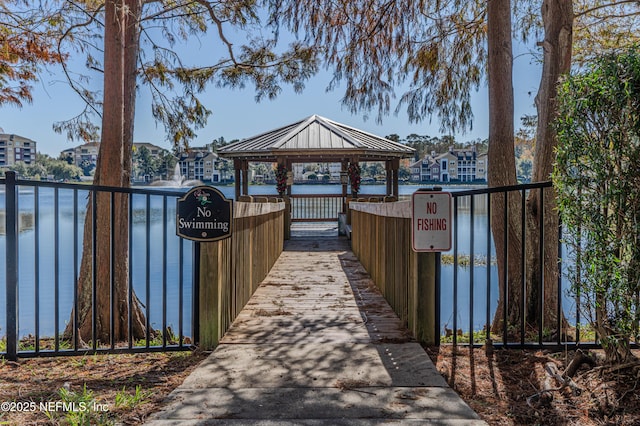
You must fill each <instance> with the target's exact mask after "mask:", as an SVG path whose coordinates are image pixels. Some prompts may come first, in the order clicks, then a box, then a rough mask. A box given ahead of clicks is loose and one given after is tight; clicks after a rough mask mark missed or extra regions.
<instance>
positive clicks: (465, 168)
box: [411, 146, 489, 183]
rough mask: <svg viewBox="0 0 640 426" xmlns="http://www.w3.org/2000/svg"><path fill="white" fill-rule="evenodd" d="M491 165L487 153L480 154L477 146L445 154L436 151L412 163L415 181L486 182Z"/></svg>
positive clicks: (452, 150)
mask: <svg viewBox="0 0 640 426" xmlns="http://www.w3.org/2000/svg"><path fill="white" fill-rule="evenodd" d="M488 167H489V162H488V157H487V154H478V152H477V151H476V147H475V146H473V147H470V148H469V149H454V148H453V146H451V147H449V150H448V151H447V152H445V153H443V154H438V153H436V152H435V151H433V152H431V154H430V155H427V156H425V157H424V158H423V159H421V160H418V161H416V162H415V163H413V164H411V180H412V181H413V182H449V183H457V182H465V183H467V182H486V181H487V171H488Z"/></svg>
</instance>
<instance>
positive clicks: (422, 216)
mask: <svg viewBox="0 0 640 426" xmlns="http://www.w3.org/2000/svg"><path fill="white" fill-rule="evenodd" d="M411 223H412V230H411V245H412V248H413V251H416V252H418V295H417V297H418V298H417V302H418V329H417V330H416V331H417V333H416V334H417V336H416V337H417V338H418V340H420V341H422V342H426V343H429V344H436V345H439V344H440V334H441V333H440V257H441V255H440V252H443V251H449V250H451V228H452V225H453V223H452V219H451V193H449V192H443V191H442V190H441V188H433V189H430V190H427V189H420V190H418V191H416V192H414V193H413V196H412V197H411Z"/></svg>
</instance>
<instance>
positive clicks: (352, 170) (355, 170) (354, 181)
mask: <svg viewBox="0 0 640 426" xmlns="http://www.w3.org/2000/svg"><path fill="white" fill-rule="evenodd" d="M347 174H348V175H349V183H350V184H351V193H352V194H357V193H358V191H360V166H359V165H358V163H350V164H349V168H348V169H347Z"/></svg>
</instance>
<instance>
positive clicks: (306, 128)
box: [218, 115, 414, 200]
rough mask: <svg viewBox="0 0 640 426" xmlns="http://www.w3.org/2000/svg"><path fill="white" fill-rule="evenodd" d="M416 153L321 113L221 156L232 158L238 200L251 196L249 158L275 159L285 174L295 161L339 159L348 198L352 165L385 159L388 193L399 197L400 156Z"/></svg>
mask: <svg viewBox="0 0 640 426" xmlns="http://www.w3.org/2000/svg"><path fill="white" fill-rule="evenodd" d="M413 153H414V149H413V148H409V147H407V146H405V145H402V144H400V143H397V142H393V141H391V140H389V139H386V138H383V137H379V136H375V135H373V134H371V133H367V132H365V131H362V130H358V129H355V128H353V127H350V126H347V125H344V124H340V123H337V122H335V121H332V120H329V119H328V118H324V117H320V116H318V115H312V116H311V117H308V118H305V119H303V120H300V121H297V122H295V123H292V124H289V125H286V126H283V127H280V128H278V129H275V130H271V131H268V132H265V133H262V134H259V135H257V136H253V137H250V138H247V139H243V140H241V141H239V142H235V143H232V144H230V145H227V146H225V147H223V148H221V149H219V150H218V154H219V155H220V156H221V157H223V158H229V159H233V163H234V169H235V190H236V192H235V195H236V200H237V199H239V198H240V196H241V195H248V192H249V163H250V162H268V163H277V164H278V170H279V171H281V172H290V171H291V170H292V164H293V163H312V162H320V163H340V164H341V165H342V166H341V177H342V179H341V181H342V195H343V197H346V196H347V186H348V183H349V179H348V178H350V177H352V176H349V175H348V174H347V172H348V171H351V174H353V170H356V169H357V170H359V167H357V168H356V167H352V168H351V169H350V168H349V166H350V165H354V166H355V165H358V163H359V162H365V161H382V162H384V163H385V166H386V167H385V169H386V172H387V173H386V176H387V190H386V192H387V195H395V196H396V197H397V196H398V169H399V168H400V159H401V158H406V157H410V156H412V155H413ZM286 194H287V195H291V186H290V185H287V187H286ZM281 195H285V194H284V193H281ZM352 195H356V194H352Z"/></svg>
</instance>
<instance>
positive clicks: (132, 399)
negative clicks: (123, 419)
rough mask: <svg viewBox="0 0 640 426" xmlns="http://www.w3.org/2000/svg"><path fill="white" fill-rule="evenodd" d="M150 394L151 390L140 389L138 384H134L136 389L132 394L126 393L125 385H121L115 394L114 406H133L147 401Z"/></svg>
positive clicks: (129, 407) (127, 407) (126, 407)
mask: <svg viewBox="0 0 640 426" xmlns="http://www.w3.org/2000/svg"><path fill="white" fill-rule="evenodd" d="M151 394H152V392H151V391H148V390H147V391H145V390H142V388H141V387H140V385H136V389H135V391H134V392H133V394H131V393H128V392H127V388H126V386H123V387H122V390H121V391H119V392H118V393H117V394H116V408H125V409H132V408H135V407H137V406H138V405H140V404H144V403H145V402H147V401H148V400H149V397H150V396H151Z"/></svg>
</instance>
